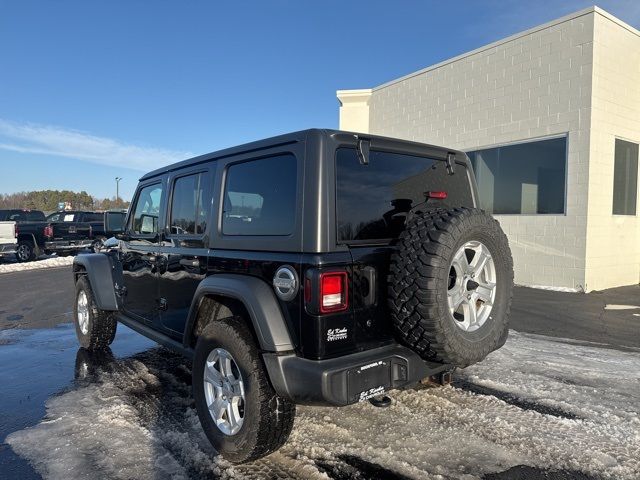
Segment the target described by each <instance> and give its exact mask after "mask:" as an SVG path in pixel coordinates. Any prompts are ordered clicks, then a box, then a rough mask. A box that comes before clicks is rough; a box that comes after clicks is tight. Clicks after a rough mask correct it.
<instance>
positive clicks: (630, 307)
mask: <svg viewBox="0 0 640 480" xmlns="http://www.w3.org/2000/svg"><path fill="white" fill-rule="evenodd" d="M638 308H640V306H638V305H616V304H611V305H609V304H607V305H605V307H604V309H605V310H637V309H638Z"/></svg>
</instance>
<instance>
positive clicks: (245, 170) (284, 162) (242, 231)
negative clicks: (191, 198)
mask: <svg viewBox="0 0 640 480" xmlns="http://www.w3.org/2000/svg"><path fill="white" fill-rule="evenodd" d="M297 177H298V175H297V161H296V158H295V157H294V156H293V155H291V154H285V155H278V156H276V157H267V158H261V159H258V160H251V161H249V162H244V163H238V164H235V165H231V166H230V167H229V169H228V171H227V181H226V187H225V192H224V212H223V218H222V233H223V234H225V235H289V234H291V233H292V232H293V225H294V222H295V212H296V183H297Z"/></svg>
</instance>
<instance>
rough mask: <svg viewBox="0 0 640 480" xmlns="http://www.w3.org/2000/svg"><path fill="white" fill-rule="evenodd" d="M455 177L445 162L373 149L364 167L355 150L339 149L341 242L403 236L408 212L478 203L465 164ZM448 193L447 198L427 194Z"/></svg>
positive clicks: (337, 164)
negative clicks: (428, 196)
mask: <svg viewBox="0 0 640 480" xmlns="http://www.w3.org/2000/svg"><path fill="white" fill-rule="evenodd" d="M456 167H457V168H456V173H455V174H454V175H449V174H448V173H447V170H446V165H445V163H444V162H443V161H441V160H434V159H431V158H425V157H416V156H412V155H401V154H395V153H386V152H376V151H372V152H371V153H370V156H369V165H361V164H360V162H359V161H358V158H357V155H356V151H355V149H353V148H340V149H338V150H337V153H336V170H337V174H336V201H337V205H336V215H337V219H338V240H340V241H349V240H383V239H391V238H397V236H398V235H399V234H400V232H401V231H402V229H403V228H404V221H405V217H406V215H407V212H408V211H409V210H410V209H412V208H415V207H418V208H423V209H425V210H429V209H431V208H437V207H442V206H449V207H455V206H463V205H466V206H473V197H472V193H471V187H470V184H469V177H468V175H467V172H466V170H465V169H464V168H463V166H462V165H457V166H456ZM430 191H445V192H447V198H446V199H444V200H438V199H431V198H430V199H428V200H427V195H426V193H427V192H430Z"/></svg>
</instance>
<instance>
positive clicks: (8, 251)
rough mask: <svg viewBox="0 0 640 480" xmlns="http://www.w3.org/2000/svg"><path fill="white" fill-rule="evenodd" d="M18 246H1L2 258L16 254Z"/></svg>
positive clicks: (8, 244)
mask: <svg viewBox="0 0 640 480" xmlns="http://www.w3.org/2000/svg"><path fill="white" fill-rule="evenodd" d="M16 246H17V245H16V244H15V243H4V244H0V257H1V256H3V255H13V254H15V253H16Z"/></svg>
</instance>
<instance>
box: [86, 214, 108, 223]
mask: <svg viewBox="0 0 640 480" xmlns="http://www.w3.org/2000/svg"><path fill="white" fill-rule="evenodd" d="M84 221H85V222H102V221H104V216H103V215H102V214H101V213H85V214H84Z"/></svg>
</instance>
